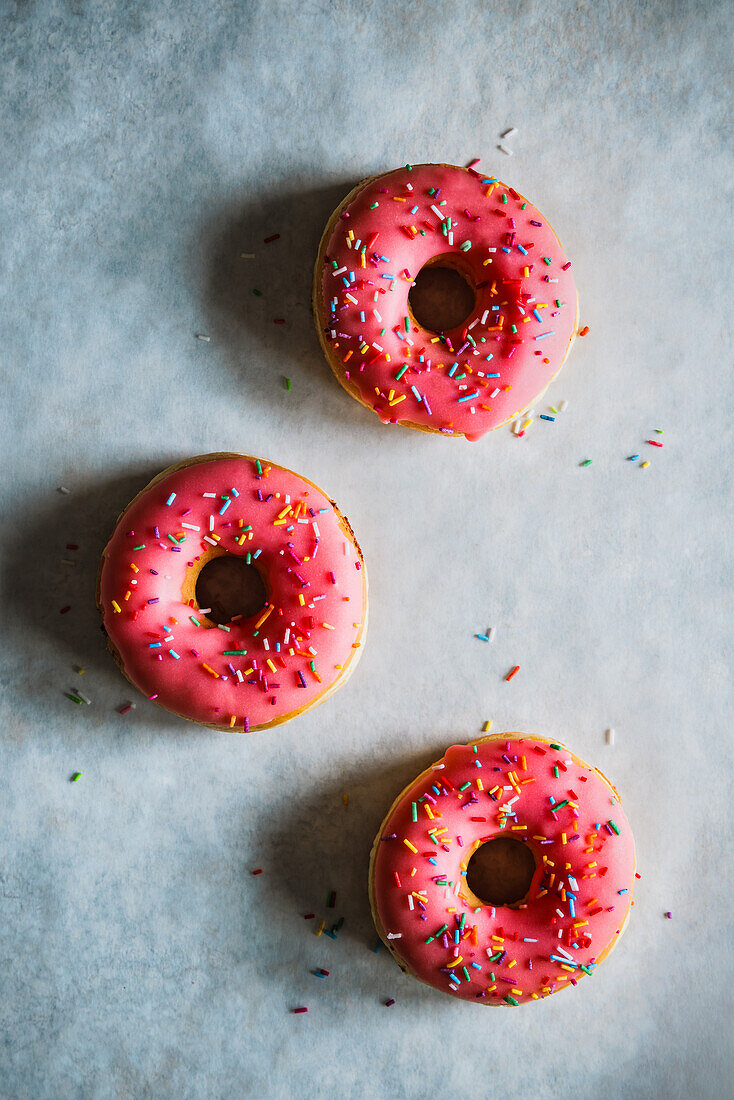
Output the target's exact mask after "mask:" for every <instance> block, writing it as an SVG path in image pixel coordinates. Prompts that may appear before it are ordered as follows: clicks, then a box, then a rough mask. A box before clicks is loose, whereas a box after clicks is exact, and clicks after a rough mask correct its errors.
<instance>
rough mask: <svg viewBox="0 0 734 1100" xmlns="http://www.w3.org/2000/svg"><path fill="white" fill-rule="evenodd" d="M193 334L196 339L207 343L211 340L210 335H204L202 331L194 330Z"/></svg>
mask: <svg viewBox="0 0 734 1100" xmlns="http://www.w3.org/2000/svg"><path fill="white" fill-rule="evenodd" d="M194 336H195V337H196V339H197V340H204V341H205V342H206V343H207V344H208V343H209V341H210V340H211V336H205V335H204V333H203V332H195V333H194Z"/></svg>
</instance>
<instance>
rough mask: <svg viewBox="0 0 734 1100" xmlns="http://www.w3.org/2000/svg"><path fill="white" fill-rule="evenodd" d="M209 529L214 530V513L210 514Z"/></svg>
mask: <svg viewBox="0 0 734 1100" xmlns="http://www.w3.org/2000/svg"><path fill="white" fill-rule="evenodd" d="M209 530H210V531H213V530H214V516H212V515H210V516H209Z"/></svg>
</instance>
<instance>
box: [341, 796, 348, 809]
mask: <svg viewBox="0 0 734 1100" xmlns="http://www.w3.org/2000/svg"><path fill="white" fill-rule="evenodd" d="M342 802H343V803H344V805H345V806H348V805H349V795H348V794H343V795H342Z"/></svg>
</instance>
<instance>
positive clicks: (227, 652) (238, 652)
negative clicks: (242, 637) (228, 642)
mask: <svg viewBox="0 0 734 1100" xmlns="http://www.w3.org/2000/svg"><path fill="white" fill-rule="evenodd" d="M222 656H223V657H246V656H247V650H246V649H223V650H222Z"/></svg>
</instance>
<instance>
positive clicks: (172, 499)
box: [166, 493, 176, 506]
mask: <svg viewBox="0 0 734 1100" xmlns="http://www.w3.org/2000/svg"><path fill="white" fill-rule="evenodd" d="M175 499H176V494H175V493H171V495H170V497H169V498H168V500H167V501H166V504H167V505H169V506H170V505H171V504H173V502H174V500H175Z"/></svg>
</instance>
